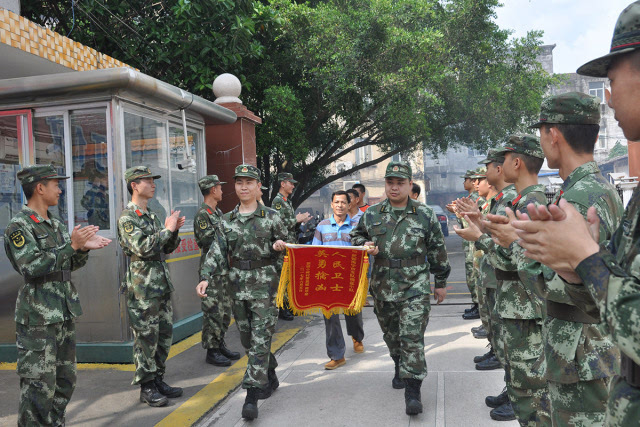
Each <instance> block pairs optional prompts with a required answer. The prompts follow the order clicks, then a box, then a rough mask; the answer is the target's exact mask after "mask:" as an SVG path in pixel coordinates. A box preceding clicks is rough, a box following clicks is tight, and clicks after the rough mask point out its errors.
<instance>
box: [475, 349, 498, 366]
mask: <svg viewBox="0 0 640 427" xmlns="http://www.w3.org/2000/svg"><path fill="white" fill-rule="evenodd" d="M491 356H493V347H491V348H489V351H488V352H486V353H485V354H483V355H482V356H476V357H474V358H473V363H480V362H482V361H483V360H487V359H488V358H490V357H491Z"/></svg>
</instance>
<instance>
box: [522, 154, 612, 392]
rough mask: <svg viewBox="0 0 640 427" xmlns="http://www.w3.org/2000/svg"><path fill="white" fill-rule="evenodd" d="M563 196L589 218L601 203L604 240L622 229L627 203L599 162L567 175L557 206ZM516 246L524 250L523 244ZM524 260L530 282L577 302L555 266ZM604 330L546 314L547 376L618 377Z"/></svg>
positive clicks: (551, 296) (552, 297)
mask: <svg viewBox="0 0 640 427" xmlns="http://www.w3.org/2000/svg"><path fill="white" fill-rule="evenodd" d="M560 198H563V199H565V200H567V201H568V202H569V203H571V204H572V205H573V206H574V207H575V208H576V209H577V210H578V211H579V212H580V213H581V214H582V215H583V216H584V217H585V218H586V216H587V209H589V207H590V206H595V208H596V211H597V213H598V216H599V217H600V243H603V242H607V241H609V239H610V238H611V235H612V234H613V231H614V230H615V229H616V228H617V227H618V223H619V220H620V216H621V215H622V203H621V201H620V197H619V196H618V193H617V191H616V189H615V188H614V187H613V186H612V185H611V184H609V183H608V182H607V180H606V179H605V178H604V177H603V176H602V174H601V173H600V169H598V166H597V164H596V163H595V162H589V163H585V164H583V165H581V166H579V167H578V168H576V169H575V170H574V171H573V172H572V173H571V174H570V175H569V176H568V177H567V179H566V180H565V181H564V184H563V185H562V189H561V190H560V191H559V192H558V194H557V195H556V197H555V200H554V202H553V203H555V204H557V203H558V202H559V201H560ZM514 248H515V249H514V250H517V251H520V252H522V248H521V247H520V246H519V245H514ZM520 259H521V260H522V262H521V263H520V264H519V270H520V272H521V274H520V277H521V278H522V279H523V282H524V283H525V285H526V286H528V287H531V288H535V289H536V292H537V293H538V294H542V295H543V296H544V297H545V298H546V299H547V300H549V301H554V302H558V303H562V304H569V305H574V304H573V303H572V301H571V298H570V296H569V293H568V292H567V288H566V286H565V282H564V281H563V280H562V278H560V277H559V276H558V275H557V274H555V272H554V271H553V270H551V269H550V268H548V267H546V266H542V265H540V264H539V263H536V262H532V260H530V259H527V258H525V257H524V256H521V257H520ZM593 308H595V307H593ZM589 314H591V315H592V316H594V317H596V318H597V317H599V313H598V312H597V310H590V313H589ZM604 329H605V328H603V325H597V324H588V323H577V322H569V321H566V320H562V319H556V318H554V317H551V316H546V317H545V321H544V326H543V335H544V341H545V347H544V357H545V359H546V364H545V365H546V373H545V376H546V378H547V379H549V380H552V381H556V382H561V383H575V382H578V381H591V380H594V379H598V378H606V377H610V376H613V375H615V373H616V372H617V371H618V369H619V366H618V365H619V363H618V360H619V356H620V355H619V353H618V350H617V349H616V348H615V346H614V345H613V343H612V342H611V340H610V339H609V338H607V337H606V332H605V330H604ZM545 365H543V366H545Z"/></svg>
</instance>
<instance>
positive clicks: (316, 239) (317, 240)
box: [311, 214, 357, 246]
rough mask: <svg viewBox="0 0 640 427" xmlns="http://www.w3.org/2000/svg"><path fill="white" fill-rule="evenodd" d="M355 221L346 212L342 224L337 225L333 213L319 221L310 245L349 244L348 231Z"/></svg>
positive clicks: (349, 236)
mask: <svg viewBox="0 0 640 427" xmlns="http://www.w3.org/2000/svg"><path fill="white" fill-rule="evenodd" d="M356 225H357V223H355V222H353V221H352V220H351V218H350V217H349V214H347V217H346V218H345V220H344V224H342V225H341V226H339V227H338V224H337V223H336V220H335V218H334V217H333V214H332V215H331V216H330V217H329V219H325V220H322V221H320V223H319V224H318V226H317V227H316V232H315V234H314V235H313V241H312V242H311V244H312V245H332V246H351V235H349V233H350V232H351V230H352V229H353V227H355V226H356Z"/></svg>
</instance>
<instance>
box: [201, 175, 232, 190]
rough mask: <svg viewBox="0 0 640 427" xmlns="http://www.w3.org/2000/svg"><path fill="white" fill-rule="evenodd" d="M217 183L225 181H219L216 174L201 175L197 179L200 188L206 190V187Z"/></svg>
mask: <svg viewBox="0 0 640 427" xmlns="http://www.w3.org/2000/svg"><path fill="white" fill-rule="evenodd" d="M218 184H226V182H223V181H220V178H218V175H207V176H203V177H202V178H200V179H199V180H198V186H199V187H200V190H203V191H204V190H206V189H207V188H211V187H215V186H216V185H218Z"/></svg>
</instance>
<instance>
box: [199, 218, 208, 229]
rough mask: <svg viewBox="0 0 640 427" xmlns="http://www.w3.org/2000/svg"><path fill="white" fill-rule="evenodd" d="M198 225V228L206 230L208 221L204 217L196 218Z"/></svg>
mask: <svg viewBox="0 0 640 427" xmlns="http://www.w3.org/2000/svg"><path fill="white" fill-rule="evenodd" d="M198 227H199V228H200V230H206V229H207V228H208V227H209V223H208V222H207V221H206V220H205V219H204V218H200V219H199V220H198Z"/></svg>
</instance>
